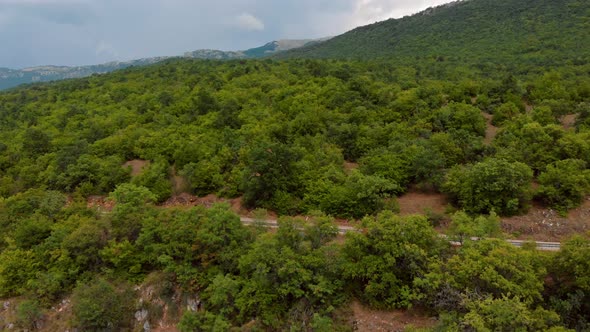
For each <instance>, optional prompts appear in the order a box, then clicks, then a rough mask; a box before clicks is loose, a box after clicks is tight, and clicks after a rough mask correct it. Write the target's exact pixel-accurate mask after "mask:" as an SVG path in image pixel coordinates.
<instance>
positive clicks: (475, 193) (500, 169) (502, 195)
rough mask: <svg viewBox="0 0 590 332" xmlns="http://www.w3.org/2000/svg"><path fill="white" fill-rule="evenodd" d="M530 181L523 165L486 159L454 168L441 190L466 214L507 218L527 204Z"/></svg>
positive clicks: (531, 175)
mask: <svg viewBox="0 0 590 332" xmlns="http://www.w3.org/2000/svg"><path fill="white" fill-rule="evenodd" d="M532 178H533V174H532V171H531V169H530V168H529V167H528V166H526V165H524V164H522V163H518V162H516V163H511V162H509V161H505V160H502V159H493V158H489V159H486V160H484V161H482V162H480V163H476V164H473V165H468V166H463V167H455V168H453V169H452V170H451V171H450V172H449V173H448V174H447V177H446V181H445V184H444V190H445V192H447V193H448V194H449V195H451V197H452V198H453V200H454V201H455V202H457V203H458V204H459V206H461V207H462V208H463V209H465V211H467V212H469V213H490V212H492V211H496V212H497V213H499V214H503V215H510V214H515V213H517V212H519V211H522V210H523V209H524V208H525V206H526V204H527V203H528V201H529V199H530V185H531V180H532Z"/></svg>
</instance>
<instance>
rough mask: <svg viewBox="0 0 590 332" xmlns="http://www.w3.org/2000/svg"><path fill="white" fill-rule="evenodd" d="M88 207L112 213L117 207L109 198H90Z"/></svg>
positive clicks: (96, 196)
mask: <svg viewBox="0 0 590 332" xmlns="http://www.w3.org/2000/svg"><path fill="white" fill-rule="evenodd" d="M86 206H87V207H88V208H95V209H97V210H99V211H104V212H110V211H112V210H113V208H114V207H115V202H114V201H113V200H111V199H109V198H108V197H107V196H98V195H95V196H88V198H87V203H86Z"/></svg>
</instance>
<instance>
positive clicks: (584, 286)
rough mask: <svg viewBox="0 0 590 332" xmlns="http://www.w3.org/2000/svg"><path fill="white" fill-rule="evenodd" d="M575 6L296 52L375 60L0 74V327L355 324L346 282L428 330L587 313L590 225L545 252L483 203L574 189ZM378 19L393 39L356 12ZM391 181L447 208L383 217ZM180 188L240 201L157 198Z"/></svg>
mask: <svg viewBox="0 0 590 332" xmlns="http://www.w3.org/2000/svg"><path fill="white" fill-rule="evenodd" d="M525 4H526V5H527V6H525ZM525 7H526V10H525ZM587 7H588V6H587V4H586V3H584V2H582V1H552V2H549V1H534V2H533V1H506V0H497V1H487V0H471V1H466V2H461V3H458V4H455V5H453V6H450V7H449V6H447V7H442V8H438V9H435V10H433V11H429V12H425V13H423V14H421V15H418V16H414V17H410V18H404V19H402V20H398V21H387V22H384V23H379V24H376V25H373V26H370V27H366V28H361V29H359V30H355V31H356V32H352V33H351V34H348V35H344V36H341V37H337V38H336V39H335V42H332V41H329V42H326V43H323V44H321V45H318V46H317V48H313V47H312V48H308V49H307V51H306V52H310V53H308V54H307V55H309V56H311V55H312V53H311V52H312V51H313V52H315V51H314V50H329V49H330V50H334V52H335V53H331V52H332V51H330V52H328V51H326V53H316V55H317V56H322V57H324V56H326V57H328V56H330V57H332V56H333V57H345V58H355V57H367V58H369V57H370V58H381V59H372V60H335V59H322V60H315V59H291V60H276V59H266V60H232V61H209V60H207V61H204V60H193V59H171V60H166V61H164V62H161V63H158V64H155V65H152V66H148V67H141V68H127V69H124V70H121V71H117V72H114V73H109V74H105V75H95V76H92V77H88V78H83V79H76V80H68V81H62V82H54V83H50V84H46V83H40V84H35V85H30V86H26V87H21V88H16V89H12V90H10V91H5V92H2V93H0V234H2V236H1V237H0V299H2V303H3V305H2V306H1V307H0V330H11V329H12V330H29V331H33V330H40V331H65V330H72V329H77V330H78V331H150V330H151V331H155V330H158V329H161V330H166V331H174V330H175V329H176V328H177V329H178V330H180V331H232V330H234V331H242V330H243V331H286V330H288V331H353V330H354V328H355V326H357V325H356V323H357V322H355V321H354V318H353V317H352V316H353V315H352V314H351V312H350V311H351V309H350V303H351V302H353V301H360V302H361V303H362V304H363V305H365V306H368V307H370V308H373V309H380V310H394V309H404V310H405V309H410V310H414V311H412V312H417V313H420V314H421V315H422V316H425V317H426V319H427V321H428V324H426V325H425V326H430V328H431V330H433V331H569V330H568V329H572V330H576V331H587V330H589V329H590V307H589V304H590V266H589V265H588V264H589V262H590V234H579V235H578V236H576V237H574V238H572V239H571V240H568V241H564V242H563V243H562V245H561V250H560V251H558V252H550V253H545V252H540V251H537V250H535V246H534V245H525V246H524V248H516V247H514V246H512V245H510V244H508V243H507V242H505V241H503V240H502V238H503V237H504V236H507V235H508V236H511V235H514V234H504V233H503V231H502V229H501V227H500V221H499V220H500V219H499V218H500V217H501V216H513V215H520V214H524V213H526V212H527V210H528V209H529V208H530V206H531V205H536V206H544V207H547V208H549V209H553V210H556V211H558V212H559V213H560V214H562V215H567V214H568V212H569V211H571V210H572V209H574V208H576V207H578V206H580V204H582V203H583V202H584V200H586V199H588V196H589V194H590V167H589V166H590V75H589V74H590V63H588V61H587V59H588V57H585V56H584V55H585V54H588V51H589V47H588V45H589V44H587V43H582V41H584V40H586V39H587V38H588V34H587V31H588V30H587V29H582V27H583V26H584V24H586V23H584V22H586V21H587V19H588V12H587ZM498 8H503V9H506V10H505V11H504V13H503V14H502V15H500V13H499V11H497V9H498ZM508 9H511V10H508ZM507 13H510V14H509V15H508V14H507ZM564 15H566V16H567V17H566V16H564ZM470 17H472V18H473V19H469V18H470ZM522 17H529V18H530V20H531V21H530V22H529V23H530V24H531V25H530V26H527V25H521V23H522V22H524V21H522V20H521V18H522ZM540 17H542V18H543V19H541V18H540ZM458 18H461V19H458ZM492 22H496V23H494V24H492ZM518 22H520V23H518ZM527 22H528V21H527ZM543 22H544V23H543ZM555 24H557V25H555ZM556 26H559V27H564V29H561V30H560V29H557V28H555V27H556ZM390 27H395V29H397V31H401V32H404V33H403V34H401V33H399V34H398V33H396V34H395V35H396V36H397V37H396V38H399V43H397V42H396V43H395V45H398V46H399V47H398V46H395V45H394V44H391V43H389V41H386V40H387V38H382V36H381V35H374V36H375V37H371V36H373V35H372V34H365V32H368V31H369V30H370V29H374V30H375V31H378V30H379V29H383V31H390ZM517 27H520V29H517ZM492 28H493V29H494V31H495V32H493V33H492V32H491V31H488V32H486V33H487V35H486V36H488V37H490V38H491V37H492V36H494V38H495V42H493V41H492V40H491V39H489V38H482V39H478V41H479V42H476V41H474V39H469V38H471V37H470V36H471V34H469V33H467V32H469V31H487V30H486V29H492ZM533 28H534V30H535V35H536V36H538V38H539V39H538V40H537V41H534V40H533V41H531V45H534V48H532V49H528V48H527V50H528V51H526V52H522V50H523V48H521V46H522V40H523V39H522V38H529V37H530V36H531V34H530V33H528V32H527V31H529V30H530V29H533ZM367 29H369V30H367ZM469 29H472V30H469ZM527 29H528V30H527ZM568 29H569V30H568ZM443 30H444V31H446V32H447V33H448V34H445V35H444V36H443ZM427 31H430V32H432V34H430V35H429V34H428V33H426V32H427ZM563 31H570V32H571V35H567V38H565V37H563V36H562V35H561V34H562V32H563ZM410 32H411V33H410ZM552 33H553V34H552ZM355 34H358V35H359V39H357V40H355V41H353V40H351V39H348V38H349V37H350V36H352V35H355ZM420 36H422V37H420ZM428 36H430V37H428ZM459 36H463V37H464V38H463V37H461V38H463V41H465V42H467V41H468V40H471V41H473V44H472V49H473V52H472V53H470V52H471V51H470V49H469V48H466V46H464V44H461V40H462V39H461V38H459ZM482 36H483V35H482ZM443 37H444V38H443ZM371 38H373V39H371ZM435 41H436V42H435ZM349 42H350V43H358V44H357V45H356V47H357V48H359V49H361V50H362V51H363V52H364V51H365V50H366V51H367V52H368V53H366V54H365V53H363V54H361V53H358V52H357V51H356V50H350V51H348V50H347V48H340V46H342V45H352V44H349ZM414 42H416V44H414ZM552 42H559V44H551V43H552ZM363 43H364V44H363ZM369 44H370V45H376V46H379V45H381V46H379V48H373V49H372V50H373V51H371V50H370V49H369V48H363V47H358V46H359V45H360V46H362V45H369ZM330 45H332V46H334V45H336V46H338V45H340V46H338V47H337V48H336V47H335V48H331V47H332V46H330ZM388 45H389V46H388ZM410 45H413V46H410ZM443 45H447V46H444V47H446V48H444V47H443ZM527 45H528V44H527ZM552 45H553V46H552ZM557 45H559V46H557ZM573 45H576V47H573ZM394 46H395V47H394ZM492 46H493V47H492ZM347 47H348V46H347ZM380 47H383V48H382V50H383V52H381V51H376V50H377V49H381V48H380ZM393 49H398V50H399V52H400V53H399V54H400V56H399V57H395V56H392V55H393V54H395V53H391V52H390V51H391V50H393ZM443 50H444V52H442V51H443ZM318 52H319V51H318ZM322 52H324V51H322ZM359 52H360V51H359ZM396 52H397V51H396ZM414 52H416V54H415V55H412V56H410V54H414ZM445 52H450V53H448V54H447V53H445ZM451 53H453V54H452V55H450V54H451ZM291 54H295V53H291ZM316 55H313V56H316ZM468 58H469V59H468ZM410 60H412V61H410ZM566 60H567V61H566ZM138 164H140V165H144V168H143V169H133V167H131V166H129V165H138ZM410 190H412V191H413V192H417V191H422V192H434V193H438V194H440V195H444V196H445V197H447V198H448V201H449V206H448V207H447V211H446V212H445V213H444V215H443V214H439V213H437V212H434V211H424V215H410V216H401V215H400V214H398V212H399V206H398V201H397V197H400V196H401V195H404V194H405V193H406V192H408V191H410ZM180 193H184V194H186V193H190V194H193V195H198V196H206V195H209V196H213V195H214V196H215V197H224V198H234V199H236V200H239V201H241V202H242V203H243V205H244V206H245V208H246V209H248V212H249V213H250V215H251V216H253V217H254V222H252V224H251V225H249V226H245V225H244V224H243V223H242V222H241V220H240V217H239V216H238V215H236V214H235V213H234V212H232V210H231V208H230V206H229V205H213V206H210V207H204V206H198V207H191V208H188V207H169V206H166V205H164V204H162V203H163V202H166V201H167V200H168V199H169V198H171V197H175V195H178V194H180ZM97 199H98V200H107V201H108V203H107V205H108V208H101V209H97V208H95V207H93V206H92V204H89V202H93V201H94V200H97ZM268 215H272V216H276V215H278V216H279V217H278V228H277V229H267V227H266V226H265V224H264V223H263V222H262V221H263V220H264V219H266V218H269V217H268ZM335 218H339V219H340V221H339V222H344V221H343V219H346V220H349V221H350V224H349V225H353V226H356V228H357V231H351V232H348V234H346V236H345V237H342V236H340V235H338V228H337V227H336V223H335ZM441 222H442V223H441ZM439 233H445V235H446V236H447V237H446V238H445V237H442V236H441V234H439ZM474 237H477V238H478V239H479V240H475V241H474V240H473V238H474ZM449 241H452V243H453V244H454V246H451V243H450V242H449ZM355 303H356V302H355ZM428 317H434V318H433V319H430V318H428Z"/></svg>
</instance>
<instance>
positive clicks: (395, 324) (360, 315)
mask: <svg viewBox="0 0 590 332" xmlns="http://www.w3.org/2000/svg"><path fill="white" fill-rule="evenodd" d="M351 307H352V311H353V314H354V322H353V324H354V327H355V329H356V331H360V332H375V331H392V332H393V331H403V330H405V329H406V328H409V327H414V328H428V327H434V326H435V325H436V323H437V320H436V318H434V317H429V316H428V315H426V314H425V313H424V312H422V311H420V310H417V309H412V310H392V311H385V310H373V309H370V308H367V307H365V306H363V305H362V304H360V303H359V302H357V301H354V302H353V303H352V305H351Z"/></svg>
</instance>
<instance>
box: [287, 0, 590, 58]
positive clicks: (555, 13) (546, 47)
mask: <svg viewBox="0 0 590 332" xmlns="http://www.w3.org/2000/svg"><path fill="white" fill-rule="evenodd" d="M589 18H590V2H588V1H582V0H493V1H492V0H469V1H461V2H453V3H450V4H447V5H443V6H440V7H436V8H429V9H427V10H425V11H423V12H421V13H419V14H416V15H413V16H409V17H404V18H401V19H390V20H387V21H383V22H379V23H375V24H372V25H368V26H364V27H360V28H357V29H354V30H352V31H350V32H347V33H345V34H343V35H340V36H337V37H334V38H332V39H331V40H329V41H326V42H324V43H320V44H316V45H311V46H308V47H304V48H301V49H297V50H293V51H290V52H286V53H284V54H281V55H279V56H278V57H308V58H360V59H369V58H391V57H397V58H401V59H414V58H415V57H434V58H437V59H438V60H439V61H443V60H447V59H449V58H450V59H456V60H461V61H469V62H473V61H477V62H482V61H490V62H495V63H498V62H502V63H506V62H510V61H513V60H514V58H515V57H518V58H519V61H531V62H534V63H535V64H537V65H543V64H546V63H547V62H557V61H563V60H564V59H569V60H574V61H587V60H586V59H588V56H589V55H590V47H589V46H588V45H590V19H589Z"/></svg>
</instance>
